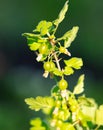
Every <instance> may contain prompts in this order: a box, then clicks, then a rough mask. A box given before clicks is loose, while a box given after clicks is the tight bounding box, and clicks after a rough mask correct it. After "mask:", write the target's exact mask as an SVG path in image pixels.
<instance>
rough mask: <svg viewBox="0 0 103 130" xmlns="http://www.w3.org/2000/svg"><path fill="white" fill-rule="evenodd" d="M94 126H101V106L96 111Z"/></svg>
mask: <svg viewBox="0 0 103 130" xmlns="http://www.w3.org/2000/svg"><path fill="white" fill-rule="evenodd" d="M96 124H97V125H102V126H103V105H100V107H99V109H97V111H96Z"/></svg>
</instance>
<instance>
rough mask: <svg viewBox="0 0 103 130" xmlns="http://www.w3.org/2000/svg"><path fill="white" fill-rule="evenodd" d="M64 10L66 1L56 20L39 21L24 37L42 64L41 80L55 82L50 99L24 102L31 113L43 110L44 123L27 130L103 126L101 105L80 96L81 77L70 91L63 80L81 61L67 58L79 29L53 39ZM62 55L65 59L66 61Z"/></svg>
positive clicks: (40, 121)
mask: <svg viewBox="0 0 103 130" xmlns="http://www.w3.org/2000/svg"><path fill="white" fill-rule="evenodd" d="M67 10H68V0H67V1H66V2H65V4H64V6H63V8H62V10H61V11H60V13H59V15H58V18H57V19H56V20H54V21H52V22H50V21H46V20H43V21H40V22H39V23H38V25H37V26H36V29H34V30H33V33H24V34H23V36H25V37H26V38H27V43H28V46H29V48H30V50H31V51H34V52H35V53H36V55H37V58H36V60H37V62H42V63H43V69H44V73H43V77H44V78H47V77H48V76H49V75H50V77H51V78H53V79H54V80H55V81H56V84H55V85H54V86H53V87H52V89H51V94H50V96H45V97H42V96H37V97H36V98H33V97H31V98H27V99H25V102H26V103H27V104H28V105H29V108H30V109H31V110H34V111H39V110H42V112H43V113H44V114H45V119H41V118H39V117H37V118H34V119H32V120H31V121H30V124H31V127H30V130H90V129H94V130H98V129H99V128H100V127H101V126H103V105H100V106H98V104H97V103H96V102H95V100H94V99H93V98H88V97H86V96H85V94H84V93H83V92H84V74H82V75H81V76H80V77H79V78H78V81H77V84H76V85H75V86H74V88H73V91H71V90H70V88H69V83H68V81H67V80H66V76H70V75H72V74H73V73H74V71H75V70H78V69H81V67H82V66H83V61H82V59H81V58H78V57H72V58H70V57H71V53H70V52H69V47H70V45H71V43H72V42H73V41H74V39H75V37H76V35H77V32H78V29H79V27H78V26H74V27H73V28H72V29H71V30H69V31H67V32H66V33H65V34H64V35H63V36H61V37H60V38H57V37H56V36H55V33H56V31H57V29H58V26H59V24H60V23H61V22H62V21H63V19H64V18H65V14H66V12H67ZM61 54H62V55H66V59H65V57H62V55H61Z"/></svg>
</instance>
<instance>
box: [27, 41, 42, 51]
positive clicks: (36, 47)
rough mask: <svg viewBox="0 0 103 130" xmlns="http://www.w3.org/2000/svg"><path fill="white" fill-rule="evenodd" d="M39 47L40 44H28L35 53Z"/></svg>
mask: <svg viewBox="0 0 103 130" xmlns="http://www.w3.org/2000/svg"><path fill="white" fill-rule="evenodd" d="M40 45H41V44H40V43H37V42H33V43H32V44H29V47H30V50H31V51H36V50H37V49H39V47H40Z"/></svg>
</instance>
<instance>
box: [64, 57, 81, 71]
mask: <svg viewBox="0 0 103 130" xmlns="http://www.w3.org/2000/svg"><path fill="white" fill-rule="evenodd" d="M64 63H65V64H66V65H67V66H68V67H72V68H74V69H80V68H81V66H83V61H82V59H81V58H77V57H73V58H71V59H69V60H64Z"/></svg>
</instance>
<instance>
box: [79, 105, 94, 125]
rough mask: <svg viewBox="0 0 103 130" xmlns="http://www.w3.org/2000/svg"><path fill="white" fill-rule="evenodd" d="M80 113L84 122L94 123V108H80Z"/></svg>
mask: <svg viewBox="0 0 103 130" xmlns="http://www.w3.org/2000/svg"><path fill="white" fill-rule="evenodd" d="M81 109H82V110H81V111H82V113H83V114H84V120H87V121H92V123H94V122H95V112H96V106H93V107H89V106H85V105H83V106H81Z"/></svg>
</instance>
